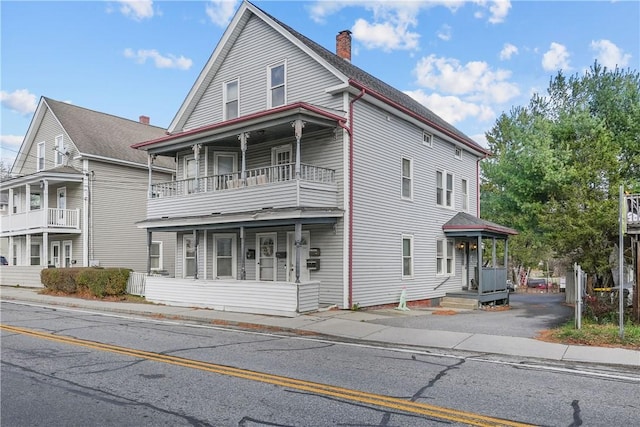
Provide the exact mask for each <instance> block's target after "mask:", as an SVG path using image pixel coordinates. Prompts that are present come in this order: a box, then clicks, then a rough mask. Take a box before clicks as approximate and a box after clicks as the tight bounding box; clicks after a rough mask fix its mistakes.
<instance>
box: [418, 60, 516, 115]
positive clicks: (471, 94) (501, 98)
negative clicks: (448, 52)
mask: <svg viewBox="0 0 640 427" xmlns="http://www.w3.org/2000/svg"><path fill="white" fill-rule="evenodd" d="M414 72H415V74H416V77H417V81H418V84H420V85H421V86H423V87H426V88H430V89H436V90H438V91H441V92H444V93H449V94H452V95H465V96H466V97H467V99H468V100H482V101H483V102H488V103H493V102H496V103H505V102H507V101H509V100H510V99H512V98H514V97H516V96H518V95H519V94H520V90H519V89H518V86H517V85H516V84H515V83H512V82H509V81H508V79H509V78H510V77H511V71H508V70H502V69H498V70H492V69H491V68H490V67H489V64H487V63H486V62H484V61H471V62H468V63H466V64H464V65H462V64H461V63H460V61H458V60H457V59H454V58H438V57H436V56H435V55H429V56H427V57H424V58H422V59H421V60H420V61H418V64H417V65H416V68H415V69H414Z"/></svg>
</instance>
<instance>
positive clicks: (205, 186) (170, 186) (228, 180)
mask: <svg viewBox="0 0 640 427" xmlns="http://www.w3.org/2000/svg"><path fill="white" fill-rule="evenodd" d="M295 179H296V175H295V163H287V164H283V165H276V166H266V167H262V168H255V169H248V170H246V171H245V178H244V179H243V178H242V173H241V172H234V173H229V174H223V175H210V176H205V177H201V178H197V179H196V178H190V179H183V180H179V181H170V182H163V183H159V184H153V185H152V186H151V195H152V198H161V197H174V196H183V195H187V194H193V193H207V192H214V191H227V190H233V189H237V188H244V187H253V186H257V185H266V184H272V183H277V182H287V181H294V180H295ZM300 180H301V181H306V182H316V183H323V184H334V183H335V171H334V170H333V169H327V168H321V167H318V166H311V165H306V164H301V165H300Z"/></svg>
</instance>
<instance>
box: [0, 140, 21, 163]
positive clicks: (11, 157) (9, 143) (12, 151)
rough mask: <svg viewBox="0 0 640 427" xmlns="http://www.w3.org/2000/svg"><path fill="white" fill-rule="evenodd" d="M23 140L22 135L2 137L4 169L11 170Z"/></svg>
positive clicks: (0, 149) (0, 148)
mask: <svg viewBox="0 0 640 427" xmlns="http://www.w3.org/2000/svg"><path fill="white" fill-rule="evenodd" d="M23 139H24V136H21V135H0V160H2V164H3V166H4V167H6V168H11V165H13V162H14V161H15V159H16V155H17V154H18V151H19V150H20V145H22V140H23Z"/></svg>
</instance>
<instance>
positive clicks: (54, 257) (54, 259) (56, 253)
mask: <svg viewBox="0 0 640 427" xmlns="http://www.w3.org/2000/svg"><path fill="white" fill-rule="evenodd" d="M51 265H53V266H54V267H56V268H60V242H51Z"/></svg>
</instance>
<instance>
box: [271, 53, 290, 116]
mask: <svg viewBox="0 0 640 427" xmlns="http://www.w3.org/2000/svg"><path fill="white" fill-rule="evenodd" d="M285 65H286V64H285V63H284V62H282V63H280V64H277V65H272V66H270V67H269V69H268V70H267V78H268V90H269V94H268V101H269V108H273V107H279V106H280V105H284V104H286V103H287V90H286V67H285Z"/></svg>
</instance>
